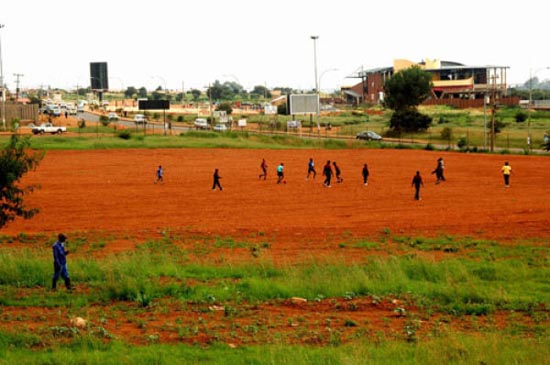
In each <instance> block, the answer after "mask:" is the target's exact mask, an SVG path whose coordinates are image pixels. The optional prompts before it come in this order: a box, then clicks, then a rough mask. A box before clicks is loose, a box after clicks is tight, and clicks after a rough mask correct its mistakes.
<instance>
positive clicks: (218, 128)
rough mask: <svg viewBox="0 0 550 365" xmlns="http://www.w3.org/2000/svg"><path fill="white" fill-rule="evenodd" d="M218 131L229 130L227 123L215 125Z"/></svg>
mask: <svg viewBox="0 0 550 365" xmlns="http://www.w3.org/2000/svg"><path fill="white" fill-rule="evenodd" d="M214 130H215V131H216V132H225V131H227V126H226V125H225V124H217V125H215V126H214Z"/></svg>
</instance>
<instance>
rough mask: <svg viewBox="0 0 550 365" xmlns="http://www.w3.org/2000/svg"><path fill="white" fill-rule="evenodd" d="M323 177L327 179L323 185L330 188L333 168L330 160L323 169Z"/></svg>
mask: <svg viewBox="0 0 550 365" xmlns="http://www.w3.org/2000/svg"><path fill="white" fill-rule="evenodd" d="M323 176H324V177H325V181H324V182H323V185H324V186H325V187H327V188H330V180H331V179H332V167H331V166H330V160H328V161H327V163H326V164H325V167H323Z"/></svg>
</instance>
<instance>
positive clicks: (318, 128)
mask: <svg viewBox="0 0 550 365" xmlns="http://www.w3.org/2000/svg"><path fill="white" fill-rule="evenodd" d="M310 38H311V39H313V68H314V72H315V93H316V94H317V100H319V99H320V96H319V79H318V78H317V39H319V36H318V35H312V36H311V37H310ZM315 121H316V123H317V130H318V131H320V130H321V126H320V125H319V105H317V114H316V115H315Z"/></svg>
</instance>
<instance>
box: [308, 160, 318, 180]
mask: <svg viewBox="0 0 550 365" xmlns="http://www.w3.org/2000/svg"><path fill="white" fill-rule="evenodd" d="M310 174H313V178H314V179H315V176H317V171H315V162H313V159H312V158H310V159H309V162H308V163H307V176H306V180H307V179H309V175H310Z"/></svg>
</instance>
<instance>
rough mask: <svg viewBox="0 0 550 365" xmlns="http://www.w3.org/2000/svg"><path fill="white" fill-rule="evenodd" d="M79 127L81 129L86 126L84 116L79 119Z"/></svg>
mask: <svg viewBox="0 0 550 365" xmlns="http://www.w3.org/2000/svg"><path fill="white" fill-rule="evenodd" d="M78 128H79V129H82V128H86V120H85V119H84V118H80V119H79V120H78Z"/></svg>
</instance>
